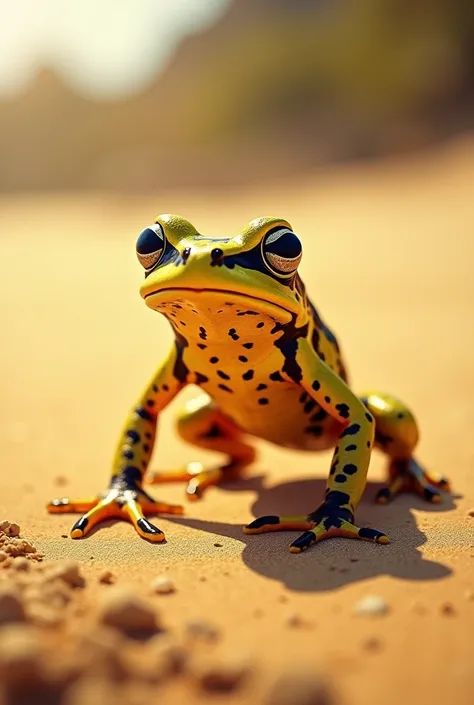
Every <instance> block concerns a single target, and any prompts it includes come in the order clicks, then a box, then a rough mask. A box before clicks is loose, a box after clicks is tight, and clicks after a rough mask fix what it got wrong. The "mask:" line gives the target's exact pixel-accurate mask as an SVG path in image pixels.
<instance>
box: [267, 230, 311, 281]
mask: <svg viewBox="0 0 474 705" xmlns="http://www.w3.org/2000/svg"><path fill="white" fill-rule="evenodd" d="M302 253H303V248H302V247H301V242H300V241H299V239H298V238H297V236H296V235H295V233H294V232H292V231H291V230H289V229H288V228H277V229H276V230H271V231H270V232H269V233H268V234H267V235H266V237H265V238H264V239H263V241H262V254H263V259H264V261H265V264H266V265H267V267H268V268H269V269H271V270H272V272H274V273H275V274H278V275H279V276H290V275H292V274H294V273H295V272H296V270H297V268H298V265H299V263H300V262H301V255H302Z"/></svg>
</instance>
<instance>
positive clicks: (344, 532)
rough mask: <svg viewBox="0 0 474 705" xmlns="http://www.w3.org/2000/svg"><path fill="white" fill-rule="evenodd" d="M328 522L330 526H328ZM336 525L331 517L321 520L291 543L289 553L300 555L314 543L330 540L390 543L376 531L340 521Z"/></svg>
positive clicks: (382, 534)
mask: <svg viewBox="0 0 474 705" xmlns="http://www.w3.org/2000/svg"><path fill="white" fill-rule="evenodd" d="M328 522H329V524H331V525H328ZM338 524H339V525H338V526H336V525H334V522H333V520H332V517H328V518H327V519H322V520H321V521H320V522H319V523H318V524H317V525H316V526H314V527H313V528H312V529H309V531H305V533H304V534H302V535H301V536H299V537H298V538H297V539H296V541H293V543H292V544H291V546H290V551H291V553H301V552H302V551H305V550H306V549H307V548H309V547H310V546H312V545H313V544H314V543H317V542H319V541H323V540H325V539H330V538H348V539H359V540H361V541H371V542H372V543H381V544H387V543H390V539H389V538H388V536H386V534H384V533H382V531H378V530H377V529H369V528H364V527H362V528H360V527H358V526H356V525H355V524H351V523H350V522H349V521H341V522H340V523H339V522H338Z"/></svg>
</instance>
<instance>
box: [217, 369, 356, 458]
mask: <svg viewBox="0 0 474 705" xmlns="http://www.w3.org/2000/svg"><path fill="white" fill-rule="evenodd" d="M279 384H280V385H281V386H280V388H279V389H277V390H276V389H275V388H273V389H272V388H267V389H265V390H260V391H257V392H256V393H255V395H249V394H248V393H247V394H246V395H245V394H242V395H240V394H234V395H233V399H232V400H230V399H228V398H227V396H225V395H221V394H218V393H217V394H216V393H214V394H212V395H211V397H212V398H213V400H214V402H215V403H216V404H217V406H218V407H219V408H220V409H221V410H222V411H223V412H224V413H225V414H226V415H227V416H230V417H231V418H232V419H233V421H234V422H235V423H236V424H237V425H238V426H239V428H241V429H242V430H243V431H244V432H246V433H249V434H251V435H253V436H256V437H257V438H262V439H263V440H266V441H270V442H271V443H276V444H277V445H280V446H283V447H286V448H297V449H299V450H325V449H327V448H331V447H333V446H334V445H335V443H336V440H337V437H338V435H339V434H340V433H341V431H342V428H343V427H342V425H341V424H340V423H339V422H338V421H337V420H335V419H333V418H332V417H331V416H329V415H328V414H327V413H326V412H325V411H324V410H323V409H321V407H320V406H319V405H318V404H316V402H315V401H314V400H313V399H311V397H309V395H308V394H307V393H306V392H304V391H303V390H302V389H301V388H299V387H297V386H296V385H289V384H287V383H282V382H280V383H279ZM256 387H258V383H257V384H256ZM262 400H265V402H262Z"/></svg>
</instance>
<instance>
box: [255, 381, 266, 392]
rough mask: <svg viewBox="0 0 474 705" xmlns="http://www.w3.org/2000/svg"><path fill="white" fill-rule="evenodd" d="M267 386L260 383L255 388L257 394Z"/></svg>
mask: <svg viewBox="0 0 474 705" xmlns="http://www.w3.org/2000/svg"><path fill="white" fill-rule="evenodd" d="M266 388H267V385H266V384H263V382H260V384H259V385H258V387H257V392H261V391H262V390H263V389H266Z"/></svg>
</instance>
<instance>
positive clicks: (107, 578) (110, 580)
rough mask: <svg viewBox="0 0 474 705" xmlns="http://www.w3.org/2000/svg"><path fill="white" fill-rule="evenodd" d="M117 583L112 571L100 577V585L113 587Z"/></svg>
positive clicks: (104, 572) (105, 572) (105, 571)
mask: <svg viewBox="0 0 474 705" xmlns="http://www.w3.org/2000/svg"><path fill="white" fill-rule="evenodd" d="M115 581H116V577H115V575H114V574H113V573H112V572H111V571H110V570H104V571H103V572H102V573H101V574H100V575H99V583H103V584H104V585H113V584H114V583H115Z"/></svg>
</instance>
